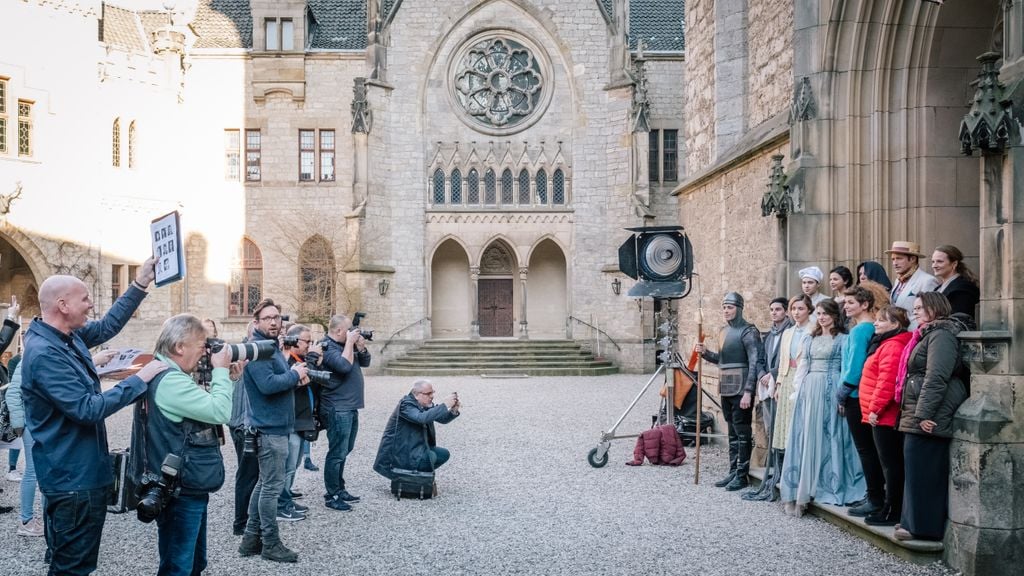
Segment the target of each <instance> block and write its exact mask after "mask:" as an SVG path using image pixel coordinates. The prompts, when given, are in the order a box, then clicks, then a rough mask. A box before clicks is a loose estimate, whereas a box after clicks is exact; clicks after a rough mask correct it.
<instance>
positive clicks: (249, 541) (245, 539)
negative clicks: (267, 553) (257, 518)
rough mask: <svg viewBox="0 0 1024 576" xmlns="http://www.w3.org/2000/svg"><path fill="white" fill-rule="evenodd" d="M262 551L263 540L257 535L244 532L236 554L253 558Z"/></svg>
mask: <svg viewBox="0 0 1024 576" xmlns="http://www.w3.org/2000/svg"><path fill="white" fill-rule="evenodd" d="M262 551H263V540H261V539H260V536H259V534H252V533H249V532H246V533H245V534H244V535H243V536H242V544H241V546H239V547H238V553H239V554H240V555H241V556H243V557H245V556H255V555H257V554H259V553H260V552H262Z"/></svg>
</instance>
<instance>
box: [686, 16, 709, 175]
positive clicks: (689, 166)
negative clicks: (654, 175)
mask: <svg viewBox="0 0 1024 576" xmlns="http://www.w3.org/2000/svg"><path fill="white" fill-rule="evenodd" d="M715 2H716V0H704V1H702V2H687V3H686V79H687V82H686V86H685V89H684V92H685V94H686V105H685V109H681V112H682V116H683V118H685V120H686V132H685V138H684V141H685V142H686V173H687V174H694V173H696V172H697V171H699V170H700V169H702V168H705V167H707V166H708V165H709V164H711V162H712V161H713V160H714V157H715V152H714V146H715V133H714V126H715V101H714V95H715V81H714V78H715V60H714V37H715V21H714V14H715Z"/></svg>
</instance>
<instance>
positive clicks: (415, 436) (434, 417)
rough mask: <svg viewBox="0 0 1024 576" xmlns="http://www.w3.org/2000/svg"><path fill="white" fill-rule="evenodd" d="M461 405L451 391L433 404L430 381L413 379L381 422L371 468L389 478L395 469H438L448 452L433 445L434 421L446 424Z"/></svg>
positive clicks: (429, 470)
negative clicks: (381, 430)
mask: <svg viewBox="0 0 1024 576" xmlns="http://www.w3.org/2000/svg"><path fill="white" fill-rule="evenodd" d="M461 408H462V405H461V404H460V403H459V395H458V394H457V393H455V392H452V393H451V394H449V395H448V397H447V398H445V401H444V402H443V403H441V404H437V405H435V404H434V385H433V384H432V383H431V382H430V380H417V381H416V382H414V383H413V385H412V390H410V391H409V393H408V394H406V395H405V396H404V397H403V398H402V400H401V401H400V402H399V403H398V406H396V407H395V410H394V412H392V413H391V417H390V418H388V423H387V424H385V425H384V435H383V436H382V437H381V439H380V447H379V448H378V449H377V458H376V460H375V461H374V463H373V469H374V470H375V471H377V473H378V474H380V475H381V476H384V477H385V478H388V479H391V480H393V479H395V477H396V474H395V472H394V469H396V468H398V469H403V470H418V471H420V472H433V471H434V470H436V469H437V468H440V467H441V465H442V464H444V463H445V462H447V461H448V459H449V458H450V457H451V452H449V451H448V450H447V449H445V448H441V447H439V446H438V445H437V432H436V430H435V429H434V423H435V422H437V423H440V424H447V423H449V422H451V421H452V420H455V419H456V418H458V417H459V411H460V410H461ZM435 490H436V485H435Z"/></svg>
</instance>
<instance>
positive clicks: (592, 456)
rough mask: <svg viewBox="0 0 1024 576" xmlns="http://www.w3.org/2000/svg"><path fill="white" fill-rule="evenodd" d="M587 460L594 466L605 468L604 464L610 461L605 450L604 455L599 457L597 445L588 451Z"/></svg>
mask: <svg viewBox="0 0 1024 576" xmlns="http://www.w3.org/2000/svg"><path fill="white" fill-rule="evenodd" d="M587 462H589V463H590V465H591V466H593V467H594V468H603V467H604V465H605V464H607V463H608V453H607V452H605V453H604V456H601V457H600V458H598V457H597V447H596V446H595V447H594V448H591V449H590V452H588V453H587Z"/></svg>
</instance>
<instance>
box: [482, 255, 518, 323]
mask: <svg viewBox="0 0 1024 576" xmlns="http://www.w3.org/2000/svg"><path fill="white" fill-rule="evenodd" d="M516 267H517V266H516V257H515V253H514V252H513V251H512V248H510V247H509V245H508V244H506V243H504V242H502V241H500V240H496V241H494V242H492V243H491V245H490V246H488V247H487V249H485V250H484V253H483V256H481V257H480V280H479V283H478V294H477V318H478V320H479V322H480V336H481V337H482V338H488V337H491V338H503V337H504V338H507V337H511V336H512V334H513V325H514V324H515V299H514V286H515V279H514V275H515V272H516Z"/></svg>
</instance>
